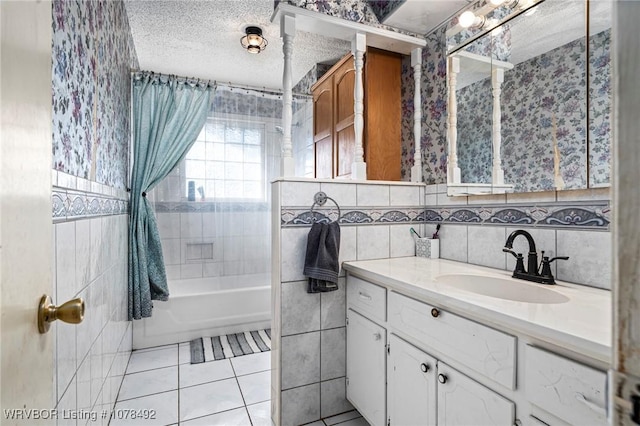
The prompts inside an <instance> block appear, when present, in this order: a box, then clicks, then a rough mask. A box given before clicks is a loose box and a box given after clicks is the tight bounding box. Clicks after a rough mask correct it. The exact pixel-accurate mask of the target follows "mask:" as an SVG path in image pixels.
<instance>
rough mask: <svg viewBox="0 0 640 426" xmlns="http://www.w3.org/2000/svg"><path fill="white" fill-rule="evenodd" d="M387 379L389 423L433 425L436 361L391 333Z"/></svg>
mask: <svg viewBox="0 0 640 426" xmlns="http://www.w3.org/2000/svg"><path fill="white" fill-rule="evenodd" d="M387 376H388V379H387V383H388V388H387V404H388V406H387V409H388V411H389V415H388V418H389V422H390V424H391V425H399V426H401V425H422V426H432V425H433V426H435V424H436V378H437V373H436V360H435V359H434V358H432V357H431V356H429V355H427V354H426V353H424V352H422V351H421V350H420V349H418V348H416V347H414V346H412V345H410V344H409V343H407V342H405V341H404V340H402V339H400V338H398V337H396V336H395V335H393V334H392V335H391V336H390V338H389V356H388V364H387Z"/></svg>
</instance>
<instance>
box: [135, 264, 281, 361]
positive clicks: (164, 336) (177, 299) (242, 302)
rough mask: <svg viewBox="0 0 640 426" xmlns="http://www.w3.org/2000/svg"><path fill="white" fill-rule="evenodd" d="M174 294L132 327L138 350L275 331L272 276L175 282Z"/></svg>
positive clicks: (238, 276)
mask: <svg viewBox="0 0 640 426" xmlns="http://www.w3.org/2000/svg"><path fill="white" fill-rule="evenodd" d="M169 293H170V296H169V301H167V302H158V301H154V302H153V314H152V316H151V318H145V319H143V320H140V321H134V322H133V348H134V349H142V348H148V347H152V346H160V345H168V344H171V343H181V342H186V341H189V340H191V339H195V338H198V337H203V336H218V335H221V334H228V333H239V332H242V331H252V330H259V329H264V328H270V327H271V275H270V274H268V273H267V274H254V275H233V276H226V277H213V278H194V279H187V280H175V281H170V282H169Z"/></svg>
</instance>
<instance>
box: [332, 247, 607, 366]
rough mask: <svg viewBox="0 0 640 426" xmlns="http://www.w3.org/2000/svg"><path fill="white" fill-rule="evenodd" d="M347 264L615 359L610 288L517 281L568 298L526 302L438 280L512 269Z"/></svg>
mask: <svg viewBox="0 0 640 426" xmlns="http://www.w3.org/2000/svg"><path fill="white" fill-rule="evenodd" d="M343 266H344V269H346V270H347V271H348V272H349V273H350V274H352V275H354V276H358V277H360V278H362V279H365V280H368V281H370V282H373V283H376V284H379V285H382V286H384V287H386V288H388V289H391V290H396V291H397V292H399V293H402V294H405V295H407V296H409V297H413V298H415V299H418V300H422V301H424V302H427V303H430V304H433V305H435V306H438V307H441V308H445V309H448V310H450V311H451V312H453V313H458V314H460V315H462V316H465V317H467V318H470V319H474V320H476V321H478V322H482V323H484V324H487V325H490V326H491V325H493V326H494V327H496V328H500V329H503V330H506V331H509V330H510V331H512V332H514V333H519V334H524V335H526V336H530V337H532V338H534V339H538V340H541V341H545V342H549V343H551V344H554V345H558V346H560V347H563V348H566V349H568V350H572V351H574V352H577V353H580V354H583V355H585V356H587V357H589V358H593V359H596V360H598V361H601V362H604V363H607V364H608V363H610V360H611V342H612V327H611V323H612V315H611V292H610V291H607V290H601V289H596V288H591V287H585V286H579V285H575V284H570V283H564V282H561V281H558V282H557V284H556V285H551V286H548V285H543V284H537V283H528V282H526V281H522V280H518V281H519V283H520V282H521V283H526V284H527V285H531V286H543V287H545V288H548V289H550V290H552V291H555V292H558V293H561V294H563V295H565V296H566V297H568V299H569V300H568V301H567V302H564V303H556V304H544V303H540V304H539V303H525V302H517V301H512V300H504V299H500V298H495V297H490V296H485V295H481V294H476V293H472V292H470V291H465V290H462V289H458V288H455V287H452V286H450V285H448V284H445V283H442V282H439V281H438V280H437V279H436V278H437V277H438V276H439V275H444V274H481V275H484V276H492V277H496V278H502V279H511V272H509V271H501V270H498V269H491V268H485V267H481V266H475V265H470V264H467V263H461V262H455V261H451V260H444V259H427V258H422V257H401V258H395V259H378V260H363V261H352V262H345V263H344V264H343Z"/></svg>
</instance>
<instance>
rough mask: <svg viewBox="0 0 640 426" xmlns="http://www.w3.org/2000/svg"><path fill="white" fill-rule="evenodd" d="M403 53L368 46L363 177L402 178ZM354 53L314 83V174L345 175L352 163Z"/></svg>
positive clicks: (347, 173) (349, 171)
mask: <svg viewBox="0 0 640 426" xmlns="http://www.w3.org/2000/svg"><path fill="white" fill-rule="evenodd" d="M401 61H402V56H401V55H399V54H397V53H393V52H387V51H385V50H380V49H374V48H368V49H367V52H366V55H365V64H364V73H363V74H364V75H363V78H364V132H363V142H364V155H365V158H364V160H365V162H366V163H367V179H370V180H400V177H401V175H400V168H401V152H402V148H401V139H402V134H401V91H400V85H401V79H400V74H401V71H402V65H401ZM354 87H355V66H354V61H353V55H352V54H348V55H346V56H345V57H343V58H342V59H341V60H340V61H339V62H338V63H336V64H335V65H334V66H333V67H332V68H331V69H330V70H329V71H327V73H326V74H325V75H324V76H323V77H322V78H321V79H320V80H318V82H317V83H316V84H315V85H313V87H312V88H311V91H312V93H313V106H314V107H313V142H314V149H315V177H316V178H349V177H350V176H351V165H352V163H353V162H354V152H355V129H354Z"/></svg>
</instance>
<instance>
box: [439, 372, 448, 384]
mask: <svg viewBox="0 0 640 426" xmlns="http://www.w3.org/2000/svg"><path fill="white" fill-rule="evenodd" d="M438 381H439V382H440V383H442V384H445V383H447V376H445V375H444V374H438Z"/></svg>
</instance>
